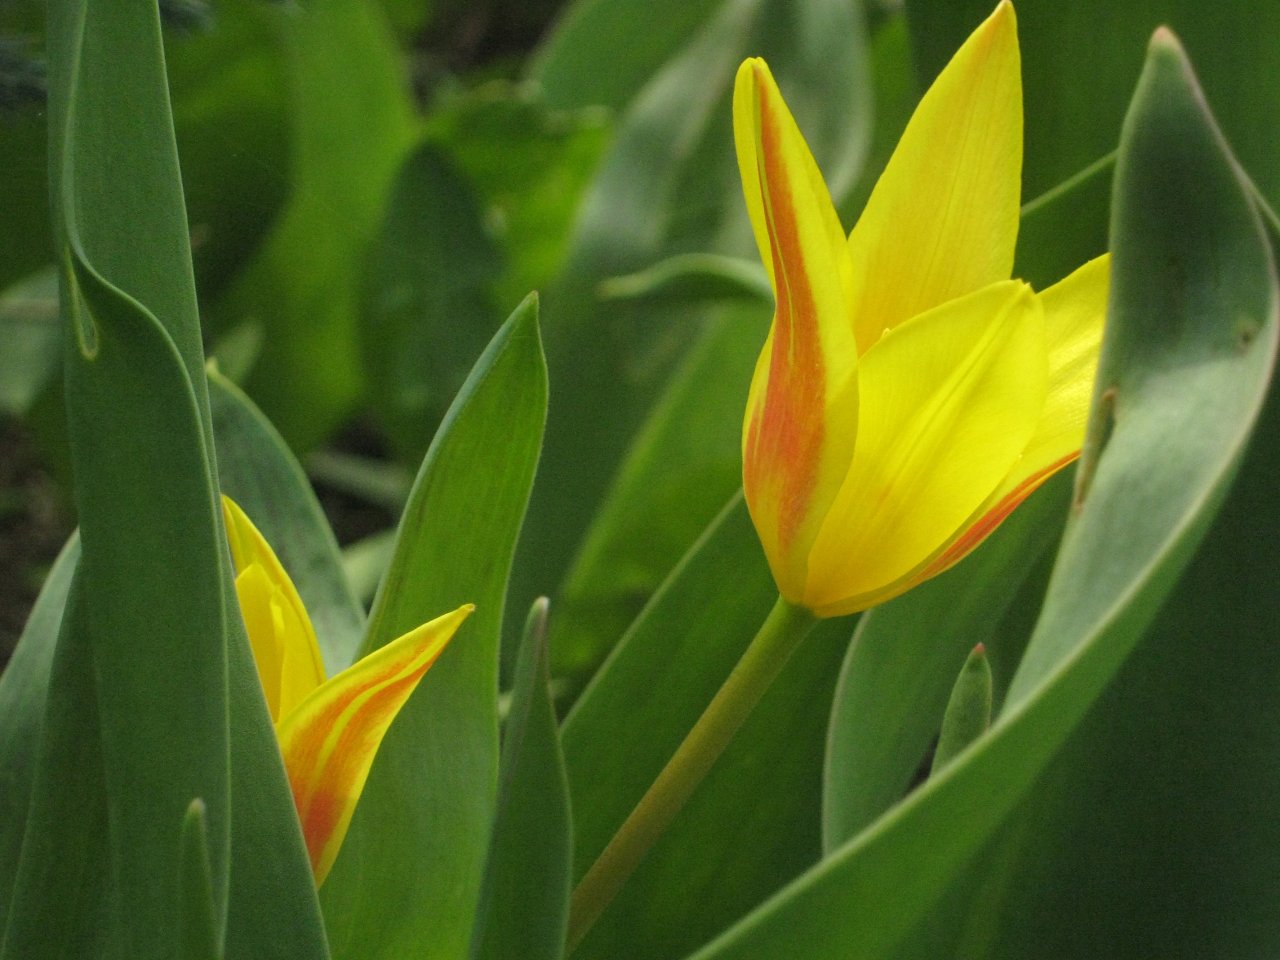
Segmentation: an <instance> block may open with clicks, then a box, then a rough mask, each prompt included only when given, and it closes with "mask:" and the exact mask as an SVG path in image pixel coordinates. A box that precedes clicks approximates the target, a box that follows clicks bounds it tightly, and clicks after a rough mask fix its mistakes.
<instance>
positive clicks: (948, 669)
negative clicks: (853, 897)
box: [822, 475, 1070, 850]
mask: <svg viewBox="0 0 1280 960" xmlns="http://www.w3.org/2000/svg"><path fill="white" fill-rule="evenodd" d="M1069 497H1070V479H1069V477H1067V476H1065V475H1064V476H1062V477H1058V478H1054V479H1053V480H1051V481H1050V482H1049V483H1048V484H1047V485H1046V487H1045V488H1044V489H1042V490H1041V491H1039V492H1038V493H1037V494H1036V495H1035V496H1034V497H1032V498H1031V499H1030V500H1028V501H1027V502H1026V503H1025V504H1023V505H1022V506H1021V507H1019V508H1018V510H1017V511H1015V512H1014V514H1013V516H1011V517H1010V518H1009V519H1008V520H1006V521H1005V522H1004V523H1003V524H1002V525H1001V526H1000V529H998V530H997V531H996V532H995V533H994V534H993V535H992V536H991V538H990V540H989V541H988V542H987V543H985V544H983V545H982V547H980V548H979V549H978V550H977V551H976V552H974V553H973V554H971V555H970V556H969V557H967V558H966V559H965V560H964V561H963V562H962V563H960V564H959V565H958V566H956V567H955V568H954V569H952V570H948V571H947V572H946V573H944V574H942V575H941V576H939V577H935V578H934V579H932V580H930V581H928V582H926V583H923V584H921V585H920V586H919V587H916V588H915V589H914V590H912V591H911V592H909V593H906V594H903V595H902V596H901V597H898V598H897V599H895V600H891V601H889V602H888V603H886V604H884V605H883V606H880V607H877V608H875V609H874V610H871V611H869V612H868V613H866V614H865V615H864V616H863V617H862V621H861V622H860V623H859V624H858V629H857V631H856V632H855V633H854V639H853V644H852V645H851V646H850V648H849V654H848V656H847V658H846V659H845V662H844V666H843V667H842V668H841V672H840V682H839V684H838V685H837V687H836V694H835V703H834V706H833V708H832V712H831V725H830V728H829V730H828V733H827V761H826V779H825V782H824V785H823V791H824V795H823V809H822V817H823V841H824V844H825V846H826V848H827V850H834V849H835V848H837V847H839V846H841V845H842V844H844V843H845V842H846V841H847V840H849V838H851V837H853V836H855V835H856V834H857V833H859V832H860V831H861V830H863V829H864V828H866V827H867V826H868V825H869V824H871V823H872V822H873V821H875V819H876V818H877V817H879V816H880V815H881V814H883V813H884V812H885V811H886V810H888V809H889V808H890V807H892V806H893V805H894V804H895V803H896V802H897V801H898V800H900V799H901V798H902V797H903V795H904V794H906V792H907V789H908V788H909V787H910V785H911V783H912V780H913V778H914V777H915V776H916V774H917V772H918V770H919V768H920V765H921V763H922V762H923V760H924V759H925V755H926V753H927V751H928V747H929V744H930V742H931V741H932V740H933V738H934V737H935V736H937V734H938V730H939V728H940V727H941V725H942V716H943V712H944V710H945V709H946V705H947V697H948V696H949V695H950V691H951V688H952V685H953V684H954V682H955V677H956V674H957V673H958V672H959V670H960V669H961V665H962V664H963V663H964V661H965V658H966V657H967V656H968V653H969V651H970V650H972V649H973V646H974V644H977V643H984V644H986V645H987V646H988V647H989V648H990V649H991V651H992V654H993V656H994V657H996V668H997V673H998V676H999V679H1000V687H1001V688H1003V687H1004V686H1007V684H1008V681H1009V676H1008V675H1003V676H1000V673H1001V671H1000V669H999V668H1000V666H1001V665H1002V663H1004V662H1006V661H1007V660H1008V658H1007V657H1000V656H999V654H1001V653H1002V652H1003V650H1004V648H1005V647H1007V646H1010V645H1013V646H1015V647H1016V649H1015V650H1014V651H1013V653H1014V657H1015V659H1013V663H1014V664H1015V665H1016V662H1017V660H1016V657H1017V656H1018V655H1020V654H1021V652H1022V647H1021V645H1022V644H1023V643H1025V639H1026V638H1025V636H1017V635H1016V634H1015V635H1012V636H1011V635H1009V634H1008V633H1007V632H1005V631H1004V630H1002V629H1001V628H1002V625H1003V623H1004V622H1005V619H1006V616H1007V614H1008V612H1009V610H1010V606H1011V605H1013V604H1016V603H1017V598H1018V594H1019V587H1020V585H1021V584H1022V583H1023V581H1024V580H1026V579H1027V578H1029V577H1030V578H1032V579H1033V580H1034V579H1035V576H1034V575H1035V573H1036V572H1037V558H1040V557H1043V556H1044V555H1045V554H1046V553H1047V552H1048V551H1049V550H1050V549H1051V548H1052V547H1053V546H1054V545H1055V544H1056V542H1057V540H1058V537H1059V536H1060V534H1061V530H1062V523H1063V521H1064V520H1065V517H1066V511H1067V501H1068V499H1069ZM1041 586H1042V583H1041ZM1040 600H1041V594H1040V593H1037V594H1035V595H1033V596H1032V597H1031V598H1030V602H1031V604H1033V605H1034V606H1035V608H1037V609H1038V606H1039V603H1040Z"/></svg>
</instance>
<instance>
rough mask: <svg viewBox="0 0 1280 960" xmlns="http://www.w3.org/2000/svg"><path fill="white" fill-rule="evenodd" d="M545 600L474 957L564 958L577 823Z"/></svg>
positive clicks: (513, 732) (530, 644)
mask: <svg viewBox="0 0 1280 960" xmlns="http://www.w3.org/2000/svg"><path fill="white" fill-rule="evenodd" d="M547 607H548V604H547V601H546V599H545V598H544V599H540V600H538V601H537V602H536V603H535V604H534V605H533V609H532V610H531V611H530V612H529V619H528V621H527V622H526V624H525V631H524V641H523V643H522V644H521V648H520V657H519V659H518V661H517V662H516V684H515V688H514V689H513V690H512V692H511V709H510V711H509V712H508V714H507V721H506V724H505V726H504V727H503V743H502V764H501V782H500V786H499V790H498V807H497V816H496V819H495V821H494V827H493V839H492V843H491V846H490V848H489V862H488V865H487V866H486V868H485V883H484V891H483V895H482V896H481V899H480V906H479V910H478V911H477V914H476V930H475V934H474V935H473V939H472V943H471V956H472V957H473V958H475V960H560V958H561V957H562V956H563V955H564V944H565V926H566V924H567V923H568V918H569V879H570V876H569V869H570V862H569V861H570V857H571V852H572V848H573V825H572V823H571V820H570V816H569V784H568V781H567V779H566V777H565V768H564V755H563V754H562V753H561V751H560V731H559V726H558V723H557V720H556V714H555V709H554V708H553V706H552V703H551V691H550V689H549V687H548V683H549V680H550V675H549V673H548V671H547Z"/></svg>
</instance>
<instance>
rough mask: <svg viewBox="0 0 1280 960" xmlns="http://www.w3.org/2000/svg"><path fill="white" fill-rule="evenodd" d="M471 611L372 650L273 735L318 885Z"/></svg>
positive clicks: (446, 617) (462, 609) (313, 696)
mask: <svg viewBox="0 0 1280 960" xmlns="http://www.w3.org/2000/svg"><path fill="white" fill-rule="evenodd" d="M474 609H475V607H474V606H473V605H471V604H466V605H464V606H461V607H459V608H458V609H457V610H454V611H453V612H452V613H447V614H445V615H444V616H442V617H437V618H436V619H435V620H432V621H431V622H430V623H426V624H423V625H422V626H420V627H418V628H417V629H415V630H412V631H410V632H409V633H406V634H405V635H404V636H402V637H400V638H399V639H397V640H394V641H392V642H391V643H389V644H387V645H386V646H384V647H382V648H380V649H378V650H375V651H374V652H373V653H371V654H369V655H368V656H367V657H365V658H363V659H362V660H360V661H358V662H357V663H355V664H353V665H352V666H351V667H349V668H347V669H346V670H344V671H342V673H340V674H338V675H337V676H336V677H333V678H331V679H330V680H328V681H326V682H325V683H324V684H322V685H321V686H320V687H318V688H316V689H315V690H314V691H313V692H312V693H311V695H310V696H308V697H307V698H306V699H305V700H304V701H303V702H302V703H301V704H300V705H299V706H298V708H297V709H296V710H294V711H293V712H292V713H290V714H288V715H287V716H285V718H284V719H283V721H282V722H281V723H280V725H279V726H278V727H277V728H276V734H277V736H278V737H279V739H280V750H281V752H282V753H283V754H284V763H285V769H286V770H287V771H288V774H289V784H290V786H291V787H292V789H293V799H294V803H295V804H296V805H297V808H298V819H299V820H300V821H301V823H302V834H303V837H304V838H305V839H306V843H307V852H308V854H309V855H310V857H311V867H312V870H313V872H314V873H315V878H316V884H317V885H319V884H320V883H322V882H323V881H324V878H325V877H326V876H327V875H328V873H329V869H330V868H331V867H332V866H333V862H334V860H335V859H336V858H337V856H338V848H339V847H340V846H341V845H342V841H343V838H344V837H346V834H347V827H348V826H349V825H350V823H351V816H352V814H353V813H354V812H355V808H356V802H357V801H358V800H359V798H360V793H361V791H362V790H363V789H364V784H365V781H366V780H367V779H368V777H369V770H370V769H371V768H372V766H373V758H374V755H375V754H376V753H377V751H378V747H379V745H380V744H381V743H382V738H383V736H384V735H385V734H386V732H387V729H388V728H389V727H390V726H391V721H392V720H394V719H395V716H396V714H397V713H398V712H399V711H400V708H401V707H403V706H404V704H405V701H407V700H408V699H409V695H410V694H412V693H413V691H414V688H415V687H417V685H418V681H419V680H421V679H422V676H423V674H425V673H426V672H427V669H428V668H429V667H430V666H431V665H432V664H433V663H434V662H435V660H436V657H438V656H439V655H440V652H441V651H442V650H443V649H444V648H445V645H446V644H447V643H448V642H449V640H450V639H452V637H453V635H454V633H455V631H456V630H457V629H458V626H459V625H460V624H461V623H462V621H463V620H465V619H466V618H467V617H468V616H469V615H470V613H471V611H472V610H474Z"/></svg>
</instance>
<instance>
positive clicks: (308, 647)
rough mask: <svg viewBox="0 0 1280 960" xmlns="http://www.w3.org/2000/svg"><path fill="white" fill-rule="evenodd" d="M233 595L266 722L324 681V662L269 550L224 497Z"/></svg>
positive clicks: (293, 590) (275, 719) (300, 607)
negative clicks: (254, 667)
mask: <svg viewBox="0 0 1280 960" xmlns="http://www.w3.org/2000/svg"><path fill="white" fill-rule="evenodd" d="M222 516H223V519H224V521H225V522H226V527H227V541H228V542H229V543H230V545H231V558H232V561H233V562H234V564H235V568H236V594H237V596H238V597H239V599H240V612H241V614H242V615H243V617H244V621H245V629H246V630H247V631H248V633H249V644H250V646H251V647H252V648H253V659H254V662H255V663H256V664H257V667H258V676H259V678H260V679H261V680H262V690H263V693H265V694H266V698H267V707H268V709H269V710H270V711H271V719H272V722H276V723H278V722H279V720H280V718H281V717H282V716H284V715H285V714H287V713H289V711H291V710H293V709H294V707H296V706H297V705H298V703H300V702H301V701H302V699H303V697H305V696H307V694H309V693H310V692H311V691H312V690H314V689H315V688H316V687H318V686H319V685H320V684H322V683H323V682H324V663H323V661H322V660H321V658H320V647H319V645H318V644H317V643H316V633H315V629H314V628H313V627H312V626H311V618H310V617H308V616H307V610H306V607H304V606H303V605H302V598H301V597H299V596H298V591H297V589H296V588H295V587H294V585H293V581H292V580H290V579H289V575H288V574H287V573H285V570H284V567H283V566H281V564H280V560H279V559H278V558H277V557H276V555H275V551H273V550H272V549H271V545H270V544H268V543H267V541H266V538H265V537H263V536H262V534H261V533H260V532H259V531H258V528H257V527H255V526H254V525H253V522H252V521H251V520H250V519H249V518H248V516H246V515H245V512H244V511H243V510H241V509H240V506H239V505H238V504H237V503H236V502H235V501H233V500H232V499H231V498H230V497H227V496H223V498H222Z"/></svg>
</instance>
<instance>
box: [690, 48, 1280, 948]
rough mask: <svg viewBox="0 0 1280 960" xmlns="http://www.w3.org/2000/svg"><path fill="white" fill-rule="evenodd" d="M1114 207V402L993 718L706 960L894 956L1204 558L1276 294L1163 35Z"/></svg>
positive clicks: (1090, 448)
mask: <svg viewBox="0 0 1280 960" xmlns="http://www.w3.org/2000/svg"><path fill="white" fill-rule="evenodd" d="M1114 196H1115V198H1116V199H1115V202H1116V208H1115V211H1114V214H1113V221H1112V248H1113V257H1114V259H1113V274H1112V285H1113V286H1112V299H1111V318H1110V319H1111V326H1110V329H1109V330H1108V334H1107V338H1106V342H1105V344H1104V347H1103V359H1102V362H1101V365H1100V370H1099V381H1098V393H1097V394H1096V395H1097V396H1098V397H1099V398H1113V399H1111V400H1106V399H1102V400H1101V402H1099V403H1096V404H1095V409H1094V414H1093V421H1092V424H1091V429H1090V434H1089V439H1088V441H1087V445H1086V454H1085V457H1084V459H1083V461H1082V464H1081V467H1080V476H1079V477H1078V479H1077V502H1078V507H1077V510H1078V515H1077V516H1076V517H1075V519H1074V522H1073V523H1072V524H1071V525H1070V526H1069V527H1068V529H1067V533H1066V535H1065V538H1064V541H1063V545H1062V548H1061V550H1060V552H1059V555H1058V562H1057V565H1056V567H1055V569H1054V574H1053V578H1052V580H1051V582H1050V587H1049V591H1048V595H1047V597H1046V600H1045V605H1044V609H1043V611H1042V614H1041V618H1040V621H1039V623H1038V624H1037V627H1036V630H1035V633H1034V634H1033V636H1032V638H1031V641H1030V643H1029V645H1028V648H1027V653H1026V656H1025V657H1024V659H1023V662H1022V665H1021V666H1020V668H1019V671H1018V673H1017V675H1016V676H1015V677H1014V680H1013V683H1012V685H1011V687H1010V690H1009V693H1008V695H1007V698H1006V701H1005V707H1004V709H1003V710H1002V712H1001V715H1000V718H999V719H998V720H997V722H996V724H995V725H994V726H993V727H992V729H991V732H990V733H989V734H988V735H987V737H986V738H984V740H983V742H982V745H981V746H980V747H978V748H977V749H974V750H972V751H968V752H966V753H965V754H964V755H963V756H962V757H960V758H958V759H957V761H956V762H955V763H953V764H951V765H950V766H948V768H947V769H946V770H945V771H943V772H942V773H941V774H940V775H939V776H937V777H935V778H933V779H931V780H930V781H929V783H928V784H927V785H925V786H924V787H922V788H921V789H920V790H918V791H917V792H916V793H915V794H913V795H912V796H910V797H908V799H907V800H906V801H905V802H904V803H903V804H901V805H899V806H898V807H897V808H896V809H895V810H894V811H892V812H891V813H889V814H888V815H887V816H885V817H883V818H882V819H881V820H879V821H878V822H877V823H875V824H874V825H872V826H871V827H870V828H868V829H867V830H865V831H863V832H862V833H861V834H859V835H858V836H856V837H855V838H854V839H852V840H851V841H849V842H848V843H847V844H845V845H844V846H842V847H840V848H839V849H837V850H836V851H835V852H834V853H832V854H831V855H830V856H829V857H828V858H827V859H826V860H825V861H824V862H823V863H822V864H821V865H819V866H818V867H816V868H815V869H814V870H812V871H811V872H810V873H809V874H807V875H806V876H805V877H804V878H802V879H801V880H800V881H798V882H797V883H795V884H793V885H792V886H791V887H790V888H788V889H787V890H786V891H784V892H783V893H782V894H780V895H779V896H778V897H776V898H775V899H774V900H772V901H771V902H770V903H768V904H766V905H765V906H764V907H763V908H761V909H760V910H758V911H756V912H755V913H754V914H753V915H751V916H750V917H748V918H747V919H746V920H744V921H743V922H742V923H740V924H738V925H737V926H736V927H734V928H733V929H731V930H730V931H728V932H726V933H725V934H724V935H723V936H722V937H720V938H719V939H718V940H717V941H716V942H714V943H713V944H711V945H709V946H708V947H707V948H706V949H704V950H702V951H700V952H699V953H698V954H697V955H696V956H698V957H699V958H707V960H709V958H712V957H714V958H717V960H722V958H729V957H759V956H804V957H807V958H814V960H821V958H823V957H833V958H834V957H844V956H847V955H848V951H849V950H850V949H854V948H855V947H856V949H857V950H858V952H859V956H860V957H866V958H873V957H888V956H896V955H898V953H897V950H898V948H899V947H900V946H902V945H903V941H904V939H905V938H906V937H908V936H909V935H910V934H911V933H912V930H913V928H914V927H915V925H916V924H917V923H919V922H920V921H921V919H922V918H923V917H925V916H926V914H927V913H928V911H929V910H930V909H931V908H932V907H933V906H934V905H935V904H936V903H937V902H938V901H939V900H940V899H942V898H943V897H944V896H945V894H946V892H947V890H948V886H949V884H950V883H951V882H952V881H953V880H954V879H956V878H957V876H958V875H959V874H960V872H961V871H963V869H964V868H965V866H966V864H967V863H968V861H969V860H970V858H971V857H973V856H974V855H975V854H977V853H979V852H980V850H981V849H982V847H983V846H984V844H985V843H986V841H987V839H988V838H990V837H991V836H992V835H993V833H994V832H995V831H996V830H997V829H998V828H999V827H1000V825H1001V824H1002V822H1004V821H1005V819H1006V817H1007V816H1008V815H1009V813H1010V812H1011V811H1012V810H1013V808H1014V807H1015V806H1016V804H1017V803H1018V801H1019V800H1021V799H1022V797H1024V796H1025V795H1026V793H1027V791H1028V790H1029V789H1031V788H1032V787H1033V786H1034V784H1035V781H1036V778H1037V777H1038V776H1039V775H1040V774H1041V773H1042V772H1043V771H1044V770H1045V768H1046V766H1047V765H1048V763H1049V762H1050V760H1051V759H1052V758H1053V756H1054V754H1055V753H1056V752H1057V751H1058V750H1059V748H1060V747H1061V745H1062V744H1063V742H1064V741H1065V740H1066V738H1067V736H1068V734H1069V733H1070V731H1071V730H1072V729H1073V728H1074V727H1076V725H1077V724H1078V723H1079V722H1080V721H1081V720H1082V718H1083V717H1084V716H1085V715H1086V713H1087V711H1088V710H1089V707H1090V706H1091V705H1092V704H1093V703H1094V702H1095V701H1096V700H1097V698H1098V696H1099V695H1100V694H1101V693H1102V691H1103V690H1104V689H1105V688H1106V687H1107V685H1108V683H1110V682H1112V680H1113V679H1114V677H1115V675H1116V672H1117V671H1118V670H1119V668H1120V667H1121V665H1122V664H1123V662H1124V660H1125V658H1126V657H1127V656H1128V654H1129V653H1130V651H1131V650H1132V649H1133V647H1134V646H1135V645H1136V644H1137V642H1138V641H1139V640H1140V639H1141V637H1142V636H1143V633H1144V631H1145V630H1146V628H1147V627H1148V626H1149V625H1150V623H1151V620H1152V618H1153V617H1154V616H1155V614H1156V612H1157V609H1158V608H1159V606H1160V604H1161V602H1162V601H1164V600H1165V598H1166V597H1167V596H1168V594H1169V591H1170V590H1171V589H1172V588H1173V585H1174V582H1175V581H1176V579H1177V577H1178V574H1179V573H1181V572H1182V570H1183V569H1185V566H1186V564H1187V561H1188V560H1189V559H1190V556H1191V554H1192V553H1193V552H1194V550H1195V548H1196V546H1197V545H1198V544H1199V543H1200V540H1201V538H1202V536H1203V534H1204V532H1205V530H1206V528H1207V527H1208V525H1209V524H1210V522H1211V520H1212V518H1213V516H1214V514H1215V512H1216V508H1217V507H1218V505H1219V503H1220V501H1221V498H1222V496H1223V495H1224V493H1225V492H1226V490H1227V488H1228V486H1229V484H1230V481H1231V479H1232V477H1233V474H1234V470H1235V467H1236V466H1237V464H1238V462H1239V459H1240V456H1241V453H1242V450H1243V448H1244V446H1245V444H1246V441H1247V440H1248V438H1249V435H1250V432H1251V430H1252V429H1253V426H1254V422H1255V419H1256V417H1257V415H1258V412H1259V409H1260V407H1261V404H1262V401H1263V398H1264V396H1265V394H1266V390H1267V385H1268V380H1269V378H1270V376H1271V372H1272V365H1273V361H1274V354H1275V349H1276V340H1277V323H1276V309H1277V291H1276V282H1275V274H1274V271H1273V269H1272V264H1271V257H1270V250H1269V248H1268V246H1267V243H1266V240H1265V238H1264V236H1263V234H1262V230H1261V226H1260V224H1259V221H1258V218H1257V215H1256V212H1255V211H1254V210H1253V209H1252V207H1251V204H1250V202H1249V200H1248V199H1247V192H1246V187H1245V184H1244V183H1243V182H1242V180H1241V177H1240V176H1239V173H1238V169H1237V168H1236V166H1235V163H1234V161H1233V159H1232V158H1231V156H1230V154H1229V153H1228V152H1227V151H1226V149H1225V146H1224V144H1223V142H1222V140H1221V138H1220V137H1219V135H1218V134H1217V131H1216V128H1215V127H1214V125H1213V122H1212V119H1211V118H1210V117H1209V116H1208V114H1207V111H1206V109H1205V106H1204V100H1203V98H1202V97H1201V95H1200V94H1199V92H1198V90H1196V88H1195V82H1194V79H1193V78H1192V77H1191V74H1190V70H1189V68H1188V66H1187V64H1186V62H1185V59H1184V58H1183V57H1182V54H1181V51H1180V50H1179V49H1178V48H1177V45H1176V43H1175V42H1173V41H1172V40H1171V38H1169V37H1168V35H1167V34H1166V35H1164V36H1163V37H1161V36H1158V37H1157V38H1156V40H1155V41H1154V42H1153V45H1152V49H1151V53H1150V55H1149V58H1148V61H1147V65H1146V68H1145V70H1144V72H1143V76H1142V79H1141V80H1140V82H1139V85H1138V90H1137V92H1136V94H1135V96H1134V102H1133V106H1132V109H1131V111H1130V114H1129V116H1128V118H1127V120H1126V124H1125V131H1124V135H1123V137H1122V141H1121V151H1120V156H1119V159H1118V162H1117V168H1116V184H1115V190H1114ZM1188 224H1194V225H1195V227H1196V228H1195V229H1187V225H1188ZM958 824H963V829H958V828H957V825H958Z"/></svg>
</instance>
